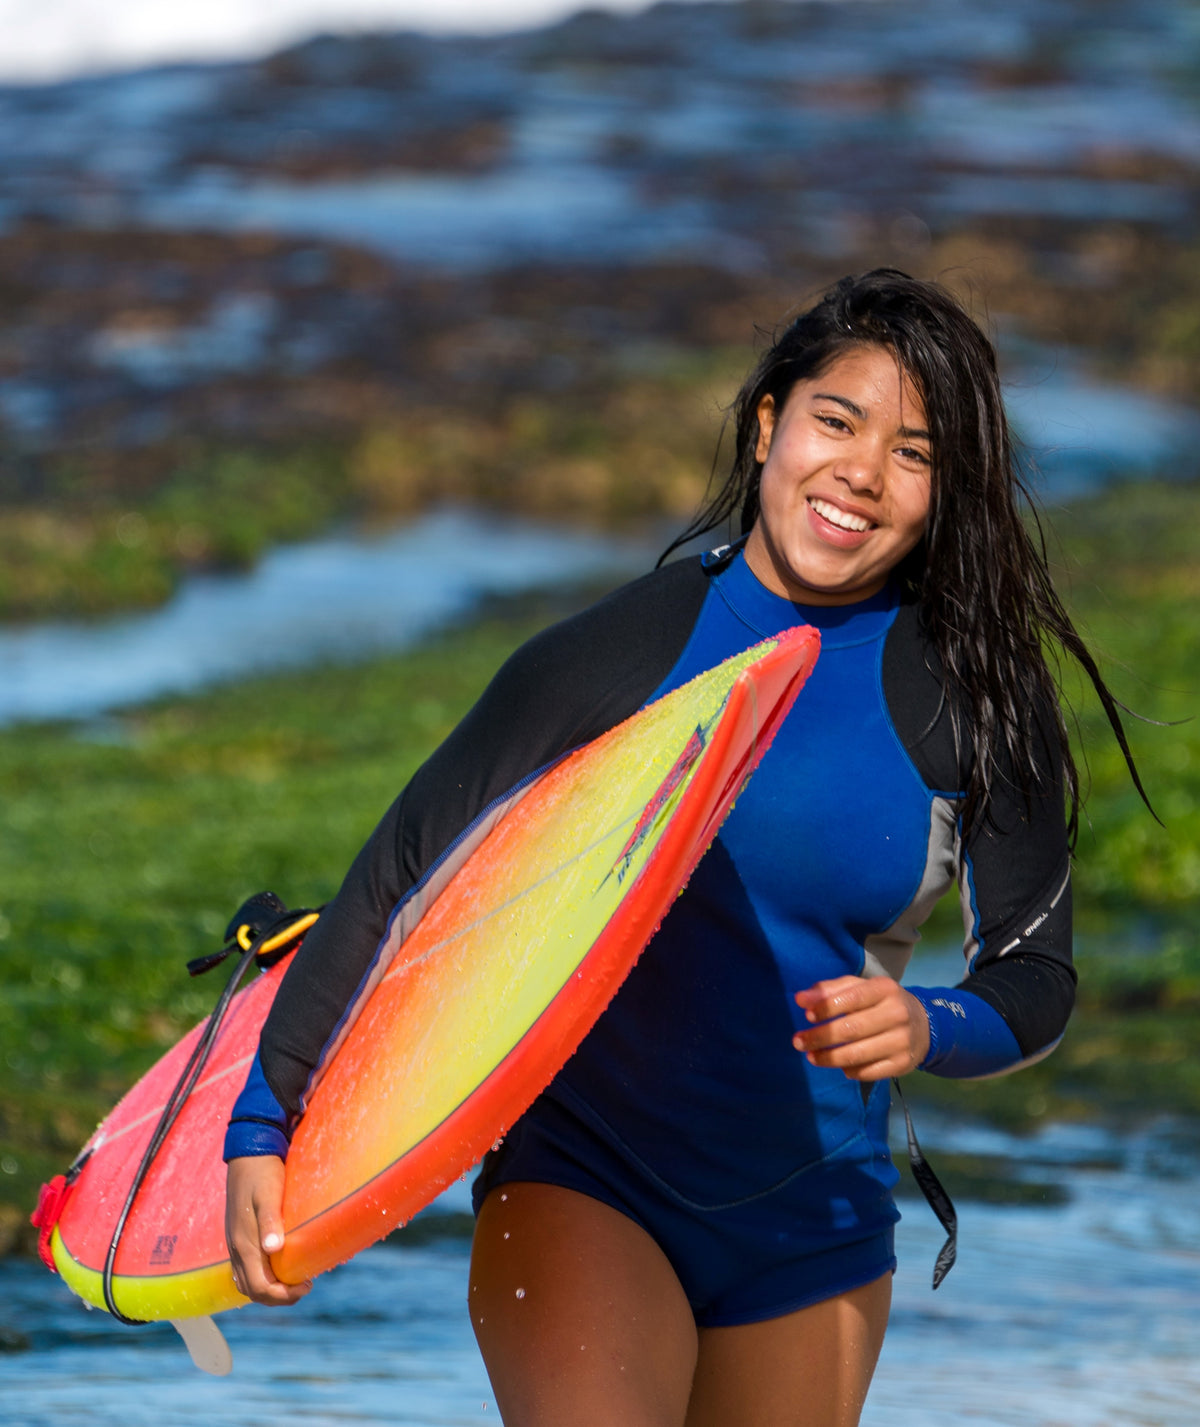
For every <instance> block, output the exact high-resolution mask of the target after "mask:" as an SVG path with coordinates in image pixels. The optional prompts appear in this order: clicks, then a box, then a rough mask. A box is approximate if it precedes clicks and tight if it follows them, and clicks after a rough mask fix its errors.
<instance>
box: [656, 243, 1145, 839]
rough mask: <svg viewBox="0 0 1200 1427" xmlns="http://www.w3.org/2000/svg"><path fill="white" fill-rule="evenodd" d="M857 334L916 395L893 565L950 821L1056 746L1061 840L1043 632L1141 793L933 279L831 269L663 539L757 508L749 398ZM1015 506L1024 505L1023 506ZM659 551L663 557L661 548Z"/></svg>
mask: <svg viewBox="0 0 1200 1427" xmlns="http://www.w3.org/2000/svg"><path fill="white" fill-rule="evenodd" d="M862 347H881V348H884V349H885V350H887V351H889V352H891V353H892V354H893V355H894V356H895V358H896V360H897V362H898V363H899V365H900V367H901V369H902V371H904V372H905V373H906V374H907V376H908V377H909V379H910V380H911V381H912V383H913V385H914V386H915V387H916V389H917V391H918V392H919V394H920V396H921V400H922V402H923V404H924V406H925V413H926V417H927V422H926V425H927V426H928V429H929V435H930V448H931V457H932V464H931V471H930V476H931V490H930V508H929V518H928V522H927V524H926V529H925V534H924V537H923V538H922V540H921V542H920V543H919V544H918V545H917V547H916V548H915V549H914V550H912V551H911V552H910V553H909V554H908V555H907V556H905V557H904V559H903V560H902V561H901V562H900V564H899V565H898V567H897V569H896V571H895V572H894V573H895V576H896V577H898V578H899V579H900V581H901V582H902V583H903V584H905V585H907V586H908V588H909V590H910V591H911V592H912V594H913V595H914V596H915V597H916V599H917V602H918V606H919V611H920V615H921V619H922V623H923V625H924V627H925V629H926V631H927V634H928V636H929V638H930V640H931V642H932V644H933V647H934V649H935V650H936V653H937V656H938V658H939V659H940V661H941V666H942V673H943V677H944V680H945V684H946V687H947V690H948V693H947V695H946V697H947V699H948V701H949V709H950V714H951V717H952V720H953V727H954V733H955V740H956V743H957V746H958V749H959V760H960V766H962V767H963V768H964V770H965V788H964V791H965V793H966V799H965V802H964V806H963V812H962V817H963V828H964V833H965V832H966V831H967V830H968V829H969V828H970V827H971V826H972V825H973V824H974V823H975V821H976V820H977V819H978V818H979V817H981V816H982V815H986V812H987V809H988V806H989V803H990V799H991V794H992V791H993V789H994V788H996V787H997V786H998V783H999V781H1000V780H1002V779H1011V780H1013V781H1015V782H1016V784H1017V785H1018V787H1019V788H1020V790H1021V791H1022V793H1023V794H1024V797H1025V799H1026V801H1027V803H1028V800H1029V799H1031V798H1032V797H1033V796H1034V794H1035V792H1044V791H1045V789H1044V788H1043V787H1042V785H1043V783H1044V782H1045V779H1046V776H1047V775H1046V773H1045V771H1044V770H1045V766H1046V764H1045V760H1044V759H1043V758H1039V757H1038V753H1039V750H1040V749H1042V748H1045V747H1046V745H1047V744H1049V746H1050V748H1051V749H1054V748H1057V749H1058V750H1060V751H1061V756H1062V767H1063V780H1064V784H1065V790H1066V797H1067V800H1068V805H1069V809H1070V814H1069V824H1068V826H1069V831H1070V837H1071V840H1072V843H1073V842H1074V838H1075V834H1076V831H1077V828H1078V821H1079V778H1078V773H1077V770H1076V767H1075V761H1074V759H1073V757H1072V755H1071V749H1070V745H1069V742H1068V738H1067V731H1066V726H1065V723H1064V721H1063V716H1062V712H1061V708H1060V705H1059V700H1058V693H1057V687H1056V681H1055V679H1054V677H1053V675H1052V674H1051V672H1050V668H1049V666H1048V664H1047V648H1048V643H1047V641H1049V648H1050V649H1051V650H1053V649H1054V646H1057V647H1058V648H1060V649H1062V650H1065V651H1066V652H1067V653H1068V654H1070V655H1071V656H1072V657H1073V658H1074V659H1076V660H1077V661H1078V663H1079V664H1080V666H1081V667H1082V668H1083V670H1084V671H1085V672H1086V674H1087V676H1088V678H1089V679H1090V680H1091V682H1092V684H1093V685H1094V686H1095V688H1096V692H1097V694H1098V696H1099V698H1100V702H1101V704H1102V705H1103V707H1104V711H1105V713H1106V714H1107V716H1108V721H1109V723H1110V724H1111V725H1112V728H1113V731H1114V733H1115V734H1116V737H1117V741H1118V743H1119V744H1120V747H1121V750H1122V752H1123V753H1124V755H1125V760H1126V763H1127V764H1128V766H1129V770H1130V773H1131V774H1132V777H1133V781H1134V784H1135V786H1136V787H1137V789H1138V791H1139V793H1141V795H1142V797H1143V799H1145V797H1146V794H1145V792H1144V790H1143V789H1142V785H1141V782H1140V780H1139V778H1138V774H1137V769H1136V768H1135V766H1134V763H1133V758H1132V756H1131V754H1130V751H1129V745H1128V742H1127V740H1126V737H1125V732H1124V729H1123V728H1122V725H1121V718H1120V714H1119V712H1118V705H1117V703H1116V700H1115V699H1114V698H1113V696H1112V694H1111V693H1110V691H1109V689H1108V687H1107V685H1106V684H1105V682H1104V680H1103V678H1102V677H1101V675H1100V671H1099V669H1098V668H1097V667H1096V662H1095V660H1094V659H1093V657H1092V655H1091V653H1090V652H1089V650H1088V648H1087V646H1086V644H1085V643H1084V641H1083V640H1082V638H1081V637H1080V635H1079V633H1078V631H1077V630H1076V629H1075V626H1074V625H1073V624H1072V622H1071V619H1070V617H1069V615H1068V614H1067V612H1066V610H1065V609H1064V607H1063V605H1062V602H1061V600H1060V599H1059V597H1058V594H1057V592H1056V591H1055V588H1054V584H1053V581H1052V579H1051V577H1050V571H1049V568H1048V564H1047V559H1046V548H1045V540H1044V537H1043V534H1042V528H1041V525H1040V523H1039V521H1038V519H1037V515H1036V510H1035V507H1034V503H1033V501H1032V499H1031V496H1030V493H1029V490H1028V488H1027V486H1026V484H1025V482H1024V481H1023V479H1022V477H1021V474H1020V471H1019V469H1018V464H1017V461H1016V459H1015V456H1014V451H1013V443H1012V438H1011V436H1010V433H1009V429H1008V421H1007V418H1006V416H1005V411H1004V402H1003V398H1002V396H1001V389H1000V378H999V374H998V371H997V366H996V354H995V351H994V349H993V347H992V344H991V343H990V342H989V341H988V339H987V337H985V336H984V334H983V332H982V331H981V330H980V329H979V327H978V326H977V325H976V323H975V322H974V321H973V320H972V319H971V317H970V316H969V315H968V314H967V312H966V311H965V310H964V309H963V307H962V306H961V305H960V304H959V302H958V301H957V300H956V299H955V298H954V297H953V296H952V295H951V294H950V293H949V292H948V291H947V290H946V289H945V288H943V287H941V286H940V285H939V284H937V283H933V282H923V281H919V280H918V279H916V278H912V277H909V276H908V275H907V274H906V273H902V272H899V271H898V270H896V269H894V268H877V269H875V270H874V271H872V272H868V273H864V274H863V275H862V276H860V277H846V278H843V279H842V280H841V281H840V282H838V283H837V284H835V286H833V287H832V288H830V289H829V291H828V292H826V293H825V295H824V296H823V297H822V298H821V300H820V301H819V302H818V303H817V304H816V305H815V306H814V307H812V308H810V309H809V310H808V311H807V312H804V313H802V314H801V315H800V316H799V317H797V318H796V319H795V320H794V321H793V322H792V323H791V324H790V325H789V326H788V327H787V328H786V330H785V331H783V333H782V334H781V335H780V336H779V337H778V338H777V340H776V341H775V342H774V343H773V345H772V346H771V348H770V349H769V350H768V351H767V352H766V353H765V354H764V355H763V357H762V358H761V360H760V361H759V363H758V365H757V366H756V367H755V369H754V371H753V372H752V373H751V374H750V376H749V377H748V378H747V380H746V382H745V384H744V385H743V387H742V389H741V391H740V392H739V393H738V396H737V398H736V400H735V402H734V405H733V408H732V411H731V419H732V422H733V425H734V428H735V441H736V446H735V451H734V458H733V465H732V468H731V469H730V471H729V474H728V475H727V476H726V477H725V478H724V480H720V479H717V478H714V481H713V482H712V483H711V484H710V488H709V492H708V495H707V496H706V498H705V501H704V503H703V505H702V506H701V509H700V510H699V512H698V513H697V515H696V517H695V519H694V520H693V521H692V523H691V525H690V526H689V527H688V528H687V530H685V531H684V532H683V534H682V535H681V536H680V537H679V538H678V539H677V540H676V541H674V542H673V543H672V545H671V546H670V547H669V548H668V550H667V552H666V555H669V554H670V553H671V551H672V550H674V549H677V548H678V547H679V546H681V545H683V544H685V543H687V542H688V541H691V540H693V539H695V538H696V537H698V536H700V535H702V534H704V533H706V532H708V531H711V530H718V529H722V530H726V529H730V528H731V527H734V526H735V523H740V527H741V532H742V533H743V534H746V533H748V532H749V531H750V530H751V529H752V527H753V525H754V522H755V520H756V519H757V518H758V513H759V484H760V481H761V478H762V463H761V462H760V461H759V460H758V459H757V456H756V454H755V453H756V450H757V446H758V437H759V422H758V407H759V404H760V402H761V401H762V399H763V398H764V397H767V396H769V397H771V398H772V400H773V402H774V404H775V410H776V411H777V412H779V411H782V409H783V406H784V403H785V402H786V400H787V397H788V395H789V393H790V392H791V390H792V388H793V387H794V386H795V384H796V383H797V382H801V381H806V380H808V379H810V378H813V377H817V376H820V375H821V374H822V373H823V372H825V371H826V370H827V369H828V368H829V367H830V366H831V365H832V364H833V363H834V362H835V361H837V359H838V358H839V357H841V356H843V355H845V354H846V353H848V352H851V351H853V350H855V349H861V348H862ZM1023 511H1024V512H1025V513H1026V517H1025V518H1023ZM666 555H664V558H666Z"/></svg>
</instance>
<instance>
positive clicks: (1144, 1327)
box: [0, 1115, 1200, 1427]
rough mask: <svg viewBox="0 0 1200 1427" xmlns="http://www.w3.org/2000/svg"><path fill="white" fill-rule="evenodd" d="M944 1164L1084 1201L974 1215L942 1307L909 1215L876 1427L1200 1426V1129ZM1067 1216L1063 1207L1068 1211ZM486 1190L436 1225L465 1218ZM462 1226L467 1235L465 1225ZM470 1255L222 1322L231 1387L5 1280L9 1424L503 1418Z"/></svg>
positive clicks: (440, 1249)
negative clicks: (472, 1286) (481, 1336)
mask: <svg viewBox="0 0 1200 1427" xmlns="http://www.w3.org/2000/svg"><path fill="white" fill-rule="evenodd" d="M920 1129H921V1132H922V1139H923V1142H924V1144H925V1148H926V1150H927V1151H929V1152H930V1158H931V1159H932V1160H933V1162H934V1164H935V1166H936V1163H937V1153H938V1150H939V1149H941V1150H942V1152H943V1153H945V1152H946V1151H948V1150H951V1149H955V1150H961V1151H970V1152H971V1153H973V1154H988V1155H994V1156H996V1160H997V1166H998V1172H999V1171H1003V1172H1005V1173H1012V1172H1013V1168H1014V1166H1015V1167H1016V1173H1017V1174H1018V1175H1026V1176H1030V1177H1033V1178H1035V1179H1037V1180H1038V1181H1039V1182H1048V1183H1050V1184H1051V1185H1053V1186H1055V1187H1056V1188H1057V1189H1060V1190H1061V1191H1062V1192H1063V1194H1062V1196H1061V1197H1065V1202H1062V1203H1058V1204H1055V1205H1053V1206H1051V1205H1039V1204H1036V1203H1035V1204H1033V1205H1030V1206H1027V1207H1019V1208H1018V1207H1009V1206H997V1205H994V1204H984V1203H972V1202H960V1203H959V1206H958V1208H959V1220H960V1232H959V1261H958V1263H957V1265H956V1266H955V1268H954V1269H953V1270H952V1272H951V1273H950V1275H949V1277H948V1278H947V1279H946V1281H945V1283H944V1284H943V1285H942V1287H941V1288H940V1289H939V1290H938V1291H937V1293H936V1294H935V1293H933V1292H931V1290H930V1288H929V1275H930V1271H931V1268H932V1264H933V1259H934V1256H935V1254H936V1252H937V1248H938V1247H939V1245H940V1243H941V1237H942V1235H941V1230H940V1228H939V1227H938V1225H937V1224H936V1222H935V1221H934V1219H933V1217H932V1215H931V1214H930V1213H929V1211H928V1210H927V1209H926V1207H925V1205H924V1203H923V1201H921V1200H919V1199H907V1198H906V1199H904V1200H903V1208H904V1218H903V1221H902V1223H901V1225H900V1229H899V1255H900V1270H899V1272H898V1274H897V1276H896V1284H895V1298H894V1306H893V1310H892V1323H891V1328H890V1330H889V1333H888V1338H887V1342H886V1344H885V1346H884V1351H883V1356H882V1359H881V1361H880V1366H879V1370H878V1373H877V1374H876V1378H875V1382H874V1385H873V1386H872V1389H871V1395H870V1398H869V1400H868V1404H867V1409H866V1412H865V1414H864V1417H863V1427H950V1424H961V1423H970V1424H973V1427H1117V1424H1121V1427H1194V1423H1195V1421H1196V1403H1197V1402H1198V1401H1200V1354H1198V1353H1197V1351H1196V1350H1197V1346H1198V1342H1197V1339H1198V1336H1200V1330H1198V1328H1197V1324H1200V1197H1198V1196H1197V1194H1196V1189H1195V1183H1196V1173H1197V1170H1198V1169H1200V1132H1198V1131H1197V1130H1196V1129H1195V1128H1191V1129H1188V1128H1185V1127H1182V1126H1179V1125H1177V1124H1172V1123H1171V1122H1169V1121H1166V1120H1163V1121H1161V1122H1158V1123H1155V1124H1150V1125H1147V1126H1146V1128H1145V1129H1144V1130H1142V1131H1140V1132H1139V1133H1138V1134H1137V1135H1135V1136H1133V1137H1131V1138H1124V1139H1118V1138H1116V1137H1115V1136H1113V1135H1111V1134H1109V1133H1107V1132H1105V1131H1102V1130H1098V1129H1087V1130H1080V1129H1070V1128H1065V1127H1056V1128H1051V1129H1048V1130H1047V1131H1045V1132H1044V1133H1043V1134H1041V1135H1039V1136H1036V1137H1034V1138H1032V1139H1027V1140H1017V1139H1014V1138H1012V1137H1010V1136H1007V1135H1004V1134H1001V1133H999V1132H996V1131H993V1130H988V1129H983V1128H979V1127H973V1126H970V1125H954V1124H951V1123H949V1122H940V1121H937V1120H935V1119H934V1118H933V1117H931V1116H927V1115H923V1116H922V1117H921V1123H920ZM1055 1197H1060V1196H1058V1195H1056V1196H1055ZM465 1204H466V1187H465V1186H463V1185H459V1186H455V1187H454V1189H452V1190H451V1191H450V1192H449V1193H448V1194H447V1195H446V1196H444V1197H443V1199H442V1200H440V1201H439V1202H438V1204H437V1206H435V1210H434V1211H433V1212H434V1213H437V1214H447V1213H449V1214H452V1215H455V1216H460V1215H461V1211H462V1210H463V1209H464V1207H465ZM445 1222H446V1223H447V1224H448V1225H450V1224H452V1223H460V1222H461V1219H460V1218H455V1219H454V1220H451V1219H447V1220H446V1221H445ZM467 1254H468V1245H467V1242H466V1240H465V1238H462V1237H449V1238H446V1239H444V1240H442V1241H440V1242H436V1243H432V1244H428V1243H427V1244H424V1245H422V1246H419V1247H414V1248H407V1247H403V1236H400V1239H399V1240H396V1239H393V1240H392V1241H390V1242H389V1243H387V1244H384V1245H380V1246H378V1247H376V1248H374V1249H371V1250H368V1251H367V1252H366V1253H364V1254H361V1255H360V1256H359V1257H358V1258H357V1259H355V1260H354V1261H353V1262H352V1263H350V1264H348V1265H346V1266H345V1267H344V1268H341V1269H339V1270H337V1271H336V1272H334V1273H332V1274H329V1275H327V1276H326V1277H324V1278H322V1279H320V1280H319V1281H318V1283H317V1286H316V1288H315V1289H314V1291H313V1293H312V1294H311V1295H310V1296H309V1297H308V1298H307V1299H305V1300H304V1301H303V1302H302V1303H301V1304H300V1305H299V1306H298V1307H297V1308H296V1309H294V1310H290V1311H288V1312H286V1313H274V1312H271V1311H270V1310H266V1309H259V1308H246V1309H243V1310H241V1311H240V1312H238V1313H235V1314H227V1315H226V1316H225V1317H224V1318H223V1319H222V1320H221V1322H222V1327H223V1328H224V1329H225V1331H226V1334H227V1336H228V1338H229V1341H230V1344H231V1346H232V1348H233V1352H234V1359H235V1362H234V1371H233V1375H232V1377H230V1378H228V1379H215V1378H206V1377H204V1376H202V1375H201V1374H200V1373H198V1372H196V1371H195V1370H194V1369H193V1368H192V1367H191V1364H190V1363H189V1361H188V1359H187V1356H186V1354H185V1352H184V1350H183V1347H182V1345H181V1344H180V1343H179V1341H178V1340H177V1339H176V1337H175V1335H174V1333H173V1332H172V1331H171V1330H170V1329H169V1328H166V1327H161V1328H160V1327H153V1328H139V1329H121V1328H117V1327H116V1326H115V1325H111V1324H110V1322H109V1320H108V1319H107V1318H106V1317H105V1315H104V1314H102V1313H99V1312H94V1313H89V1312H86V1311H85V1310H84V1309H83V1308H82V1306H81V1305H80V1304H79V1303H77V1302H76V1301H75V1300H74V1299H72V1298H71V1296H70V1295H69V1294H68V1293H67V1291H66V1290H65V1289H64V1288H63V1287H62V1285H61V1284H60V1283H58V1282H57V1281H56V1280H54V1279H53V1278H51V1277H50V1275H48V1274H46V1273H45V1272H44V1271H43V1270H42V1269H41V1268H40V1266H39V1265H36V1264H29V1263H17V1262H12V1261H9V1262H4V1263H0V1344H4V1343H7V1345H8V1351H6V1352H0V1380H2V1382H3V1397H2V1399H0V1420H2V1421H3V1422H4V1423H5V1424H6V1427H42V1425H43V1424H50V1423H61V1422H68V1423H69V1422H73V1421H81V1422H82V1421H86V1422H88V1423H94V1424H97V1427H110V1424H111V1427H142V1424H143V1423H145V1424H147V1425H148V1424H151V1423H154V1424H160V1423H161V1424H166V1427H191V1424H197V1425H198V1424H200V1423H205V1424H207V1423H209V1422H211V1421H213V1420H218V1421H220V1422H222V1423H223V1424H227V1427H252V1424H253V1427H271V1424H274V1423H282V1422H284V1421H285V1420H286V1421H299V1422H303V1423H306V1424H314V1427H315V1424H333V1423H362V1424H376V1423H378V1424H381V1427H382V1424H385V1423H389V1424H405V1427H451V1424H455V1427H457V1424H461V1423H487V1422H489V1421H492V1422H495V1421H497V1420H498V1414H497V1412H496V1406H495V1401H494V1399H493V1397H492V1395H491V1392H490V1390H489V1388H488V1384H487V1379H486V1375H485V1373H484V1371H483V1367H482V1364H481V1363H480V1361H479V1358H478V1354H477V1352H476V1350H475V1347H474V1343H473V1340H472V1338H471V1332H470V1328H469V1326H468V1324H467V1318H466V1312H465V1309H464V1307H463V1301H464V1296H465V1291H466V1270H467Z"/></svg>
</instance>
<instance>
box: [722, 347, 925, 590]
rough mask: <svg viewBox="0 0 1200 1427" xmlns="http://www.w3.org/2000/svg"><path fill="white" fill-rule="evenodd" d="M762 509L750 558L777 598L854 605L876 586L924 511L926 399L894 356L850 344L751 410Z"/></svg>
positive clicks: (908, 545) (920, 528) (916, 530)
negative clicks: (779, 399)
mask: <svg viewBox="0 0 1200 1427" xmlns="http://www.w3.org/2000/svg"><path fill="white" fill-rule="evenodd" d="M758 424H759V433H760V434H759V440H758V450H757V456H758V459H759V461H761V462H762V463H763V471H762V485H761V487H760V490H759V516H758V520H757V521H756V522H755V525H754V528H753V530H752V531H751V532H750V538H749V540H748V541H747V544H746V560H747V562H748V563H749V565H750V568H751V569H752V570H753V571H754V573H755V575H756V576H757V577H758V579H759V580H760V581H761V582H762V583H763V584H764V585H765V586H766V587H767V588H768V589H769V590H772V591H773V592H774V593H775V594H778V595H784V596H786V597H787V598H788V599H790V600H795V601H798V602H799V603H801V604H849V603H850V602H851V601H853V600H861V599H866V598H867V597H868V596H869V595H873V594H875V593H876V591H878V590H880V589H882V587H883V585H884V584H885V583H886V581H887V577H888V574H889V573H890V572H891V570H893V569H894V568H895V566H896V565H897V564H898V563H899V562H900V561H901V560H902V559H903V558H904V556H905V555H907V554H908V552H909V551H910V550H911V549H912V548H913V547H914V546H915V545H916V544H917V542H918V541H919V540H920V538H921V536H922V534H923V533H924V530H925V521H926V518H927V517H928V515H929V476H930V443H929V432H928V429H927V423H926V418H925V407H924V404H923V403H922V401H921V399H920V397H919V396H918V395H917V391H916V388H915V387H914V386H913V384H912V382H911V380H910V379H909V377H908V375H907V373H905V372H904V371H903V370H902V369H901V367H900V365H899V363H898V362H897V361H896V358H895V356H894V355H893V354H892V353H891V352H889V351H887V350H886V349H884V348H882V347H856V348H853V349H851V350H850V351H848V352H846V353H845V355H844V356H841V357H839V358H838V359H837V360H836V361H835V362H833V363H832V364H831V365H830V366H829V367H828V368H826V370H825V371H824V373H822V375H821V376H818V377H814V378H812V380H810V381H802V382H797V383H796V385H795V386H794V387H793V388H792V390H791V392H790V393H789V394H788V397H787V400H786V401H785V402H784V404H783V409H782V410H778V411H777V410H776V408H775V403H774V401H773V400H772V398H771V397H769V396H767V397H764V398H763V399H762V401H761V402H760V403H759V406H758Z"/></svg>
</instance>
